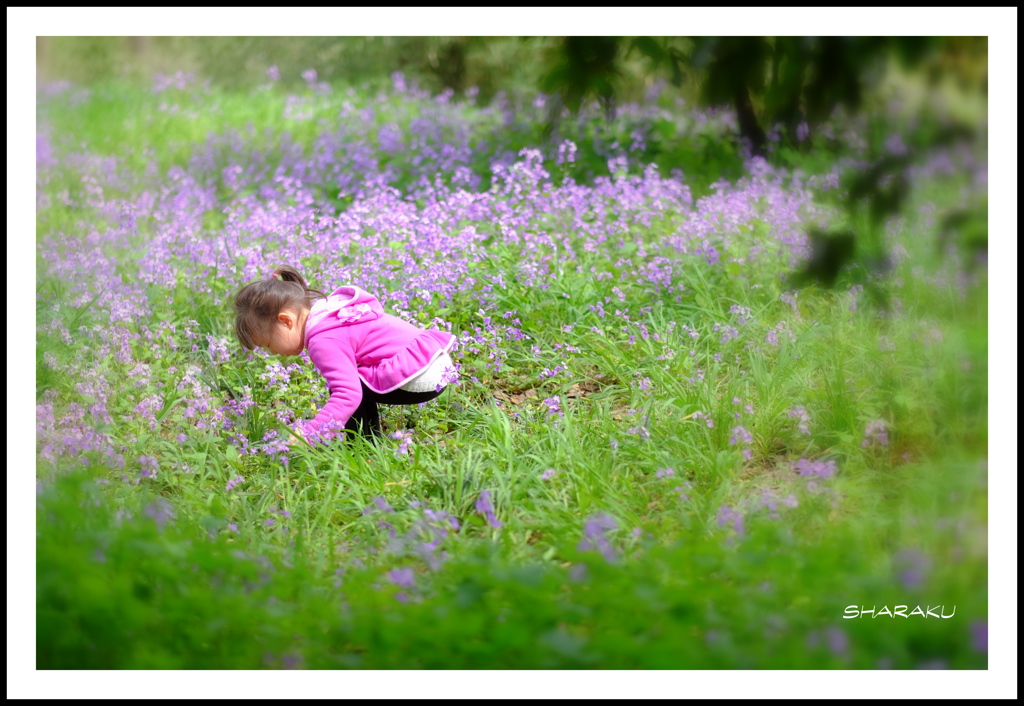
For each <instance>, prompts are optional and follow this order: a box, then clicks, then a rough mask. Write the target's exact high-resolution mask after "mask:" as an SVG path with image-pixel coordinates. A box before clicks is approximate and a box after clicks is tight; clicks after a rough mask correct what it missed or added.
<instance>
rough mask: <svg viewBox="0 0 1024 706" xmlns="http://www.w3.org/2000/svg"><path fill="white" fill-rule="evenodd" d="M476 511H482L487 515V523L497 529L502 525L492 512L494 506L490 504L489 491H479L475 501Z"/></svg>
mask: <svg viewBox="0 0 1024 706" xmlns="http://www.w3.org/2000/svg"><path fill="white" fill-rule="evenodd" d="M476 511H477V512H480V513H483V514H484V515H485V516H486V517H487V524H489V525H490V526H491V527H494V528H495V529H497V528H498V527H501V526H502V523H501V522H500V521H499V520H498V518H497V517H496V516H495V514H494V508H493V507H492V506H491V491H489V490H481V491H480V497H479V498H477V501H476Z"/></svg>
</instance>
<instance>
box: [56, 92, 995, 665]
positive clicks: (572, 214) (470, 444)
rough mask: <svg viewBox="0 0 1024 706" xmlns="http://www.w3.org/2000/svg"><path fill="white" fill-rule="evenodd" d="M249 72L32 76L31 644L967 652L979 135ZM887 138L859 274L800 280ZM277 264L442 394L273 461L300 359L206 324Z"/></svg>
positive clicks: (659, 658)
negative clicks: (965, 226)
mask: <svg viewBox="0 0 1024 706" xmlns="http://www.w3.org/2000/svg"><path fill="white" fill-rule="evenodd" d="M273 73H274V72H269V74H268V79H267V82H266V84H265V85H263V86H261V87H259V88H258V89H254V90H252V91H248V92H245V91H222V90H218V89H215V88H212V87H211V86H210V85H209V84H208V83H204V82H203V81H201V80H197V79H196V78H195V77H194V76H191V75H187V74H183V73H179V74H177V75H172V76H158V77H156V78H155V80H154V82H153V84H152V85H151V86H145V87H139V86H133V85H129V84H126V83H116V82H110V83H105V84H100V85H97V86H93V87H92V88H90V89H84V88H80V87H76V86H74V85H71V84H67V83H54V84H42V85H40V87H39V89H38V93H37V106H36V123H37V126H36V127H37V133H36V155H37V161H36V166H37V175H36V228H37V247H36V270H37V281H36V371H37V373H36V437H37V438H36V469H37V470H36V475H37V497H36V503H37V510H36V533H37V536H36V581H37V589H36V634H37V645H36V664H37V668H39V669H295V668H303V669H865V670H875V669H900V670H913V669H961V670H975V669H986V668H987V665H988V637H987V636H988V593H987V581H988V568H987V562H988V546H987V536H988V534H987V526H988V503H987V478H988V470H987V458H988V418H987V406H988V395H987V386H988V369H987V365H988V325H987V321H988V309H987V307H988V282H987V274H986V273H987V266H986V265H987V263H986V262H985V260H984V258H983V257H979V256H978V255H977V253H975V252H973V251H971V250H969V249H965V248H963V247H961V246H960V241H958V240H957V238H956V237H952V238H951V237H950V236H949V232H948V228H946V227H945V225H944V224H945V223H946V220H945V219H946V217H947V216H948V215H949V214H950V213H951V212H953V211H956V210H957V209H961V208H975V207H977V205H978V204H979V203H985V202H986V200H987V156H986V155H987V145H985V144H984V139H985V132H984V131H982V132H981V139H980V141H974V142H971V141H966V142H963V143H958V144H952V145H949V146H944V147H940V148H927V143H926V140H925V138H924V137H922V136H924V135H927V133H928V131H929V130H933V131H934V129H936V128H935V124H934V123H929V122H928V121H929V119H930V120H933V121H935V120H938V118H936V117H934V116H932V117H931V118H929V117H927V116H926V117H923V118H916V122H915V121H914V120H908V119H907V118H905V117H904V116H902V115H901V114H900V113H899V112H898V111H880V112H878V113H877V114H861V115H843V114H837V115H835V116H834V118H833V119H832V121H830V122H829V123H828V124H826V125H825V126H823V127H822V129H820V130H815V131H814V132H813V133H810V134H807V133H803V132H801V134H797V135H787V134H786V133H785V131H782V130H773V131H772V132H771V133H770V134H771V139H772V145H773V151H772V153H771V155H770V158H769V159H768V160H765V159H761V158H753V159H752V158H749V156H748V155H746V154H745V152H744V149H743V147H742V146H741V145H739V144H737V141H736V139H735V132H736V126H735V118H734V117H733V116H732V115H731V114H730V113H729V112H728V111H725V110H699V109H696V108H692V107H690V106H688V105H687V104H686V103H685V102H683V101H681V100H678V99H675V98H673V97H672V96H671V95H670V94H669V92H667V91H665V92H662V91H661V87H659V86H657V85H656V86H655V87H654V88H653V89H652V90H651V91H650V93H649V95H648V96H647V99H646V100H645V101H644V102H643V103H641V104H630V105H625V106H621V107H620V109H619V110H618V111H617V115H616V116H615V117H614V120H612V121H610V122H608V121H607V120H606V117H605V116H604V114H603V113H602V112H601V111H599V110H597V109H596V108H593V109H587V110H584V111H583V112H582V113H581V114H580V115H579V116H575V117H573V116H568V115H567V116H565V117H563V119H562V120H561V121H560V122H559V123H558V125H557V126H556V128H555V129H554V131H553V132H550V133H549V132H547V131H546V130H545V128H544V118H545V116H546V114H547V113H546V100H547V99H546V97H545V96H543V95H529V96H525V95H500V96H498V98H497V99H496V100H494V101H492V102H491V103H490V104H489V105H487V106H478V105H476V104H475V101H474V99H473V95H472V91H470V92H469V93H468V95H467V96H466V97H464V98H459V99H456V98H455V97H454V96H453V95H451V94H441V95H430V94H429V93H427V92H425V91H421V90H419V89H418V88H417V87H416V86H415V85H413V84H412V83H411V82H407V81H405V79H404V78H403V77H402V76H401V75H397V74H396V75H395V76H394V77H393V81H392V84H391V85H390V86H388V87H384V88H381V89H369V88H340V87H337V86H332V85H329V84H327V83H325V82H322V81H319V80H318V79H317V76H316V75H315V72H310V73H309V74H308V75H306V77H305V78H306V83H307V85H306V88H305V90H302V91H298V92H292V91H287V90H283V89H281V88H280V87H279V86H278V85H276V82H275V80H274V79H275V77H274V75H273ZM908 150H909V151H911V152H912V154H913V155H914V160H913V163H912V165H911V166H910V167H909V168H908V171H907V178H908V183H909V187H910V188H909V192H908V194H907V196H906V200H905V204H904V207H903V209H902V211H901V212H900V214H899V215H898V216H895V217H892V218H889V219H887V220H886V221H885V223H884V225H883V227H881V228H878V229H876V230H877V232H874V236H875V237H876V238H877V242H878V243H881V244H882V245H883V246H884V252H885V253H886V257H885V259H884V262H881V263H879V264H878V266H869V265H868V264H866V263H867V261H866V260H864V259H863V258H862V259H861V260H858V261H856V262H855V263H854V264H853V265H851V266H849V267H847V268H845V269H844V270H843V272H841V273H840V275H839V277H838V280H837V282H836V283H835V286H834V287H826V286H823V285H822V284H820V283H814V282H803V283H801V284H800V285H799V286H797V285H795V284H794V281H795V280H794V275H795V274H796V273H798V272H799V271H800V270H801V268H802V267H803V266H804V264H805V263H806V262H807V261H808V259H809V258H811V257H812V254H813V249H812V246H811V241H810V240H809V238H808V231H809V230H810V229H814V228H818V229H830V228H842V227H850V228H855V229H857V230H858V232H861V233H863V232H865V229H868V228H869V226H868V225H867V223H868V221H867V220H865V219H866V217H861V216H860V215H858V213H857V212H851V211H849V210H848V209H844V208H842V207H841V206H840V205H838V204H840V203H841V200H840V199H838V197H839V196H840V195H841V194H842V192H843V190H844V189H845V186H844V185H845V184H846V179H847V178H848V177H849V176H850V175H855V174H857V173H858V172H861V171H863V170H865V169H866V168H868V167H869V166H870V165H871V164H872V163H873V160H877V159H879V158H880V157H881V156H884V155H886V154H904V153H906V152H907V151H908ZM862 240H863V238H862ZM280 264H290V265H294V266H295V267H297V268H298V269H299V270H300V271H301V272H303V273H304V274H305V275H306V276H307V279H309V280H310V282H311V285H312V286H319V287H320V288H322V289H326V290H331V289H333V288H335V287H337V286H340V285H341V284H343V283H352V284H356V285H358V286H360V287H362V288H363V289H365V290H367V291H369V292H371V293H373V294H375V295H376V296H378V297H379V299H380V300H381V302H382V303H383V304H384V307H385V309H387V310H388V311H389V312H390V313H394V314H396V315H398V316H401V317H403V318H406V319H407V320H409V321H412V322H414V323H417V324H419V325H422V326H427V327H429V326H435V327H439V328H442V329H444V330H449V331H451V332H452V333H454V334H456V335H457V337H458V344H457V347H456V350H455V352H454V353H453V359H454V360H455V361H456V362H457V363H458V365H459V373H460V374H459V379H458V381H457V382H455V383H452V384H451V385H449V388H448V390H447V391H446V392H445V393H444V394H443V395H442V396H441V397H440V398H438V400H436V401H434V402H432V403H429V404H427V405H424V406H422V407H396V408H387V407H382V412H383V420H384V424H385V426H386V430H387V434H388V438H387V439H386V440H384V441H383V442H382V443H380V444H378V445H371V444H369V443H366V442H364V441H362V440H356V441H354V442H353V443H350V444H345V443H341V442H334V443H328V444H323V445H319V446H316V447H311V448H304V447H298V448H296V447H289V446H288V445H287V443H286V442H287V431H286V428H287V426H288V425H289V424H291V423H293V422H295V421H297V420H300V419H309V418H311V417H312V416H314V415H315V413H316V411H317V410H318V409H319V408H320V406H321V405H322V404H323V403H324V402H325V401H326V400H327V396H328V395H327V390H326V386H325V384H324V382H323V379H322V378H321V377H320V375H319V374H318V373H317V371H316V370H315V369H314V368H313V367H312V365H311V364H310V363H309V361H308V359H307V358H306V357H305V355H302V356H298V357H294V358H288V359H280V358H277V357H275V356H271V355H269V354H265V353H262V352H260V351H255V352H248V351H245V350H243V349H241V347H240V346H239V345H238V343H237V341H235V340H234V339H233V334H232V323H233V319H232V311H231V303H232V300H233V296H234V293H235V292H237V290H238V289H239V288H240V287H241V286H242V285H244V284H245V283H247V282H250V281H252V280H255V279H262V278H266V277H268V276H269V273H270V272H271V270H272V269H273V268H274V267H275V266H277V265H280ZM868 611H871V612H868ZM901 613H902V614H901Z"/></svg>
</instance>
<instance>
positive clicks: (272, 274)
mask: <svg viewBox="0 0 1024 706" xmlns="http://www.w3.org/2000/svg"><path fill="white" fill-rule="evenodd" d="M270 276H271V277H273V278H274V279H281V275H279V274H277V273H276V272H271V273H270Z"/></svg>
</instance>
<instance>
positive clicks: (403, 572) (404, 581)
mask: <svg viewBox="0 0 1024 706" xmlns="http://www.w3.org/2000/svg"><path fill="white" fill-rule="evenodd" d="M387 576H388V581H390V582H391V583H392V584H394V585H395V586H398V587H399V588H412V587H413V583H414V582H415V576H414V575H413V572H412V569H392V570H391V571H389V572H388V574H387Z"/></svg>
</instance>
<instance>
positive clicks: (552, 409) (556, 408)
mask: <svg viewBox="0 0 1024 706" xmlns="http://www.w3.org/2000/svg"><path fill="white" fill-rule="evenodd" d="M544 404H546V405H547V406H548V416H549V417H550V416H554V415H558V416H559V417H564V416H565V414H564V413H563V412H562V406H561V402H560V400H559V399H558V398H557V397H548V398H547V399H546V400H544Z"/></svg>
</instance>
